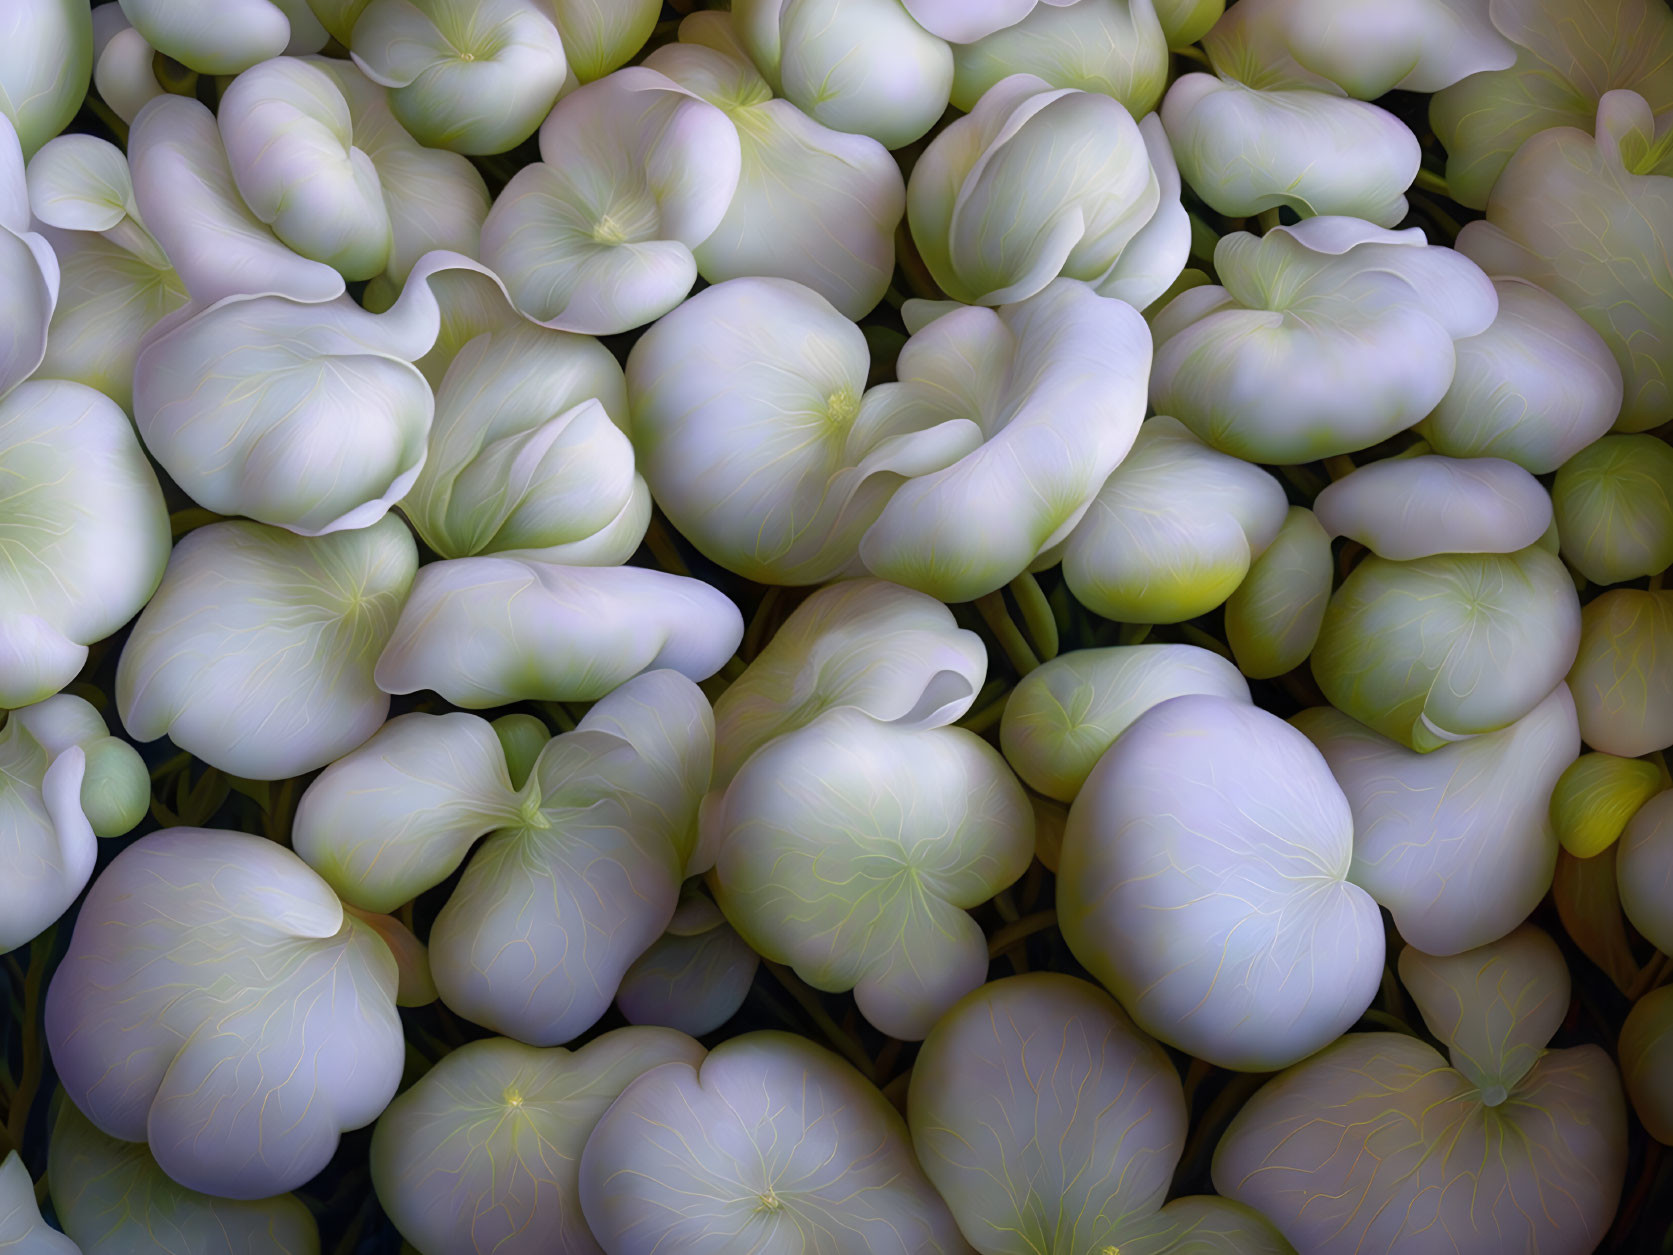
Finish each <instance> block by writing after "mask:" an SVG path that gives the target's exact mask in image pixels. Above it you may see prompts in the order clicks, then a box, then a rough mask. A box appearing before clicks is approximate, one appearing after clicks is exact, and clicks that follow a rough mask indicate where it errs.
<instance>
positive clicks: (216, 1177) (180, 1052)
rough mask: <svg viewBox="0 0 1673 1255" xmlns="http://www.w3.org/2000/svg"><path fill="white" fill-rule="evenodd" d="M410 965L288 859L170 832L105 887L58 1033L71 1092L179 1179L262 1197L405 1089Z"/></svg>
mask: <svg viewBox="0 0 1673 1255" xmlns="http://www.w3.org/2000/svg"><path fill="white" fill-rule="evenodd" d="M395 987H396V967H395V960H394V958H393V956H392V955H391V954H390V952H389V948H388V947H387V946H386V945H385V944H384V943H383V941H382V940H381V939H379V937H378V936H377V934H376V933H375V932H373V931H372V929H371V928H370V927H369V926H368V925H366V924H364V923H362V922H360V921H359V920H358V919H356V918H355V917H354V916H353V915H349V914H345V913H344V911H343V907H342V904H341V903H340V902H338V900H337V897H336V895H335V894H333V893H332V892H331V890H330V888H329V887H328V886H327V885H326V883H325V882H324V881H323V880H321V879H320V878H319V877H318V876H316V875H315V874H314V873H313V872H312V871H310V870H309V869H308V867H307V865H306V864H305V863H303V862H302V860H301V859H299V858H297V857H296V855H294V854H292V853H291V852H290V851H289V850H287V849H285V848H284V847H283V846H281V845H278V844H277V843H275V842H272V841H268V840H265V839H264V838H261V837H251V836H246V835H245V834H243V833H238V832H226V831H218V830H213V829H207V828H169V829H165V830H163V831H162V832H156V833H152V834H151V835H149V836H147V837H143V838H141V839H140V840H139V841H138V842H136V843H135V844H134V845H131V846H129V847H128V848H127V849H126V850H124V851H123V852H122V853H121V854H119V855H117V856H116V860H115V861H114V862H112V863H111V864H110V866H109V867H107V868H106V869H105V870H104V872H103V873H102V874H101V875H100V877H99V878H98V880H97V881H96V882H95V883H94V886H93V889H92V890H91V892H90V893H89V894H88V898H87V901H86V903H85V904H84V907H83V910H82V912H81V914H80V915H79V916H78V918H77V920H76V927H75V932H74V933H73V935H72V936H71V939H70V949H69V953H68V954H67V955H66V956H65V958H64V960H63V962H62V963H61V964H60V965H59V967H58V970H57V971H56V972H55V973H54V975H53V979H52V984H51V986H50V988H49V989H48V991H47V999H46V1032H47V1040H48V1042H49V1044H50V1045H51V1048H52V1061H53V1065H54V1066H55V1067H56V1068H57V1070H58V1076H59V1079H60V1080H61V1081H62V1082H63V1085H64V1089H65V1092H66V1094H67V1095H68V1096H69V1098H70V1099H71V1101H73V1102H74V1103H75V1104H76V1106H78V1107H79V1108H81V1110H82V1112H83V1114H85V1115H86V1116H87V1117H88V1118H89V1119H90V1120H92V1122H93V1123H94V1124H95V1125H97V1126H98V1127H99V1128H100V1129H101V1130H102V1131H104V1132H105V1133H107V1134H109V1135H110V1136H112V1137H117V1138H121V1139H122V1140H124V1141H130V1142H137V1141H144V1142H146V1143H148V1144H149V1146H150V1149H151V1154H152V1155H153V1156H155V1158H156V1160H157V1163H158V1165H159V1166H160V1167H161V1168H162V1169H163V1171H164V1172H166V1173H168V1175H169V1176H171V1177H173V1178H174V1180H176V1181H177V1182H179V1183H180V1184H181V1185H184V1186H186V1187H187V1188H188V1189H193V1190H198V1191H201V1192H203V1193H206V1194H216V1195H220V1196H222V1197H225V1198H245V1199H257V1198H268V1197H270V1196H271V1195H274V1194H278V1193H281V1192H283V1191H285V1190H289V1189H293V1188H295V1187H296V1186H298V1185H301V1184H302V1183H303V1182H305V1181H307V1180H308V1179H309V1178H310V1177H312V1176H314V1175H315V1174H316V1173H317V1172H318V1171H319V1170H320V1169H321V1168H323V1167H324V1166H325V1165H326V1162H327V1161H328V1160H329V1159H330V1158H331V1155H332V1153H333V1152H334V1151H335V1150H336V1147H337V1139H338V1137H339V1135H340V1134H341V1133H343V1132H345V1131H347V1130H349V1129H357V1128H360V1127H361V1126H363V1125H366V1124H370V1123H371V1122H372V1121H373V1120H374V1119H375V1118H376V1117H377V1115H378V1113H379V1112H380V1111H382V1110H383V1108H384V1106H385V1105H386V1104H387V1103H388V1102H389V1100H390V1099H391V1098H392V1097H394V1095H395V1089H396V1086H397V1085H398V1084H399V1083H400V1079H401V1063H402V1041H401V1024H400V1020H399V1018H398V1017H397V1015H396V1013H395Z"/></svg>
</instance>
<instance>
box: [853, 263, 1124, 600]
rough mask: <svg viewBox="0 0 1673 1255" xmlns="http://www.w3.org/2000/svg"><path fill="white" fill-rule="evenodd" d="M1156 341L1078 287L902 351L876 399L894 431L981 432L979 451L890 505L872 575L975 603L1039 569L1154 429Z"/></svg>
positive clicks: (865, 546) (1067, 283)
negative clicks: (1143, 429) (1146, 430)
mask: <svg viewBox="0 0 1673 1255" xmlns="http://www.w3.org/2000/svg"><path fill="white" fill-rule="evenodd" d="M1149 369H1150V329H1149V328H1148V327H1147V326H1146V325H1145V322H1144V319H1143V318H1141V317H1140V316H1139V315H1138V313H1137V312H1136V311H1135V310H1134V309H1133V308H1132V306H1130V305H1127V304H1125V303H1124V302H1121V301H1117V300H1111V299H1110V298H1108V297H1102V296H1099V295H1098V294H1097V293H1096V292H1095V291H1093V289H1092V288H1090V287H1088V286H1087V285H1086V284H1084V283H1080V282H1077V281H1076V280H1073V279H1056V280H1053V281H1052V282H1051V283H1050V284H1048V285H1047V286H1046V288H1045V289H1043V290H1042V291H1041V292H1039V293H1037V294H1036V295H1034V296H1032V297H1030V298H1028V299H1027V300H1025V301H1021V302H1019V303H1017V304H1014V305H1006V306H1002V307H1001V308H1000V309H999V310H998V311H997V312H996V311H994V310H990V309H984V308H981V307H979V306H972V307H968V308H965V309H959V310H955V311H953V312H952V313H950V314H947V315H945V316H944V317H941V318H938V319H936V320H935V321H934V322H932V323H930V324H929V325H928V326H927V327H924V328H923V329H922V330H920V331H919V332H918V333H917V334H916V335H914V336H913V337H912V338H911V339H910V340H908V341H907V343H906V347H905V348H904V349H902V350H901V354H900V360H899V362H898V364H897V366H896V374H897V376H898V378H899V382H898V383H893V384H882V385H879V386H878V387H876V388H873V389H872V390H871V392H870V393H869V394H868V395H867V397H866V408H867V410H868V412H875V411H876V410H881V411H883V413H885V414H887V416H888V417H887V418H886V419H883V420H881V421H885V422H886V423H888V425H889V426H891V427H897V428H909V429H916V430H928V429H931V428H934V427H936V426H939V425H941V424H946V423H953V422H958V421H960V420H963V421H967V422H970V423H973V424H974V425H975V426H976V428H977V429H978V430H979V431H980V433H981V437H982V443H981V444H980V445H979V446H978V447H977V448H975V449H973V450H971V451H970V452H969V453H967V454H965V455H964V456H963V457H961V458H959V459H958V460H957V461H955V462H953V463H952V464H951V465H950V466H946V467H943V468H941V469H940V470H932V471H930V472H928V473H927V474H920V475H917V476H915V477H913V478H911V479H908V480H907V481H906V482H905V483H903V484H901V485H900V487H899V488H897V489H896V491H895V492H894V493H893V495H891V496H890V498H889V501H888V504H887V505H885V506H884V507H883V510H882V512H881V513H880V514H879V515H878V517H877V519H876V521H875V522H873V523H872V525H871V526H870V527H869V528H867V529H866V532H865V535H864V537H863V538H862V539H861V541H860V559H861V561H863V562H864V563H865V565H866V567H867V569H869V570H870V571H871V572H872V573H873V574H874V575H880V576H882V577H883V578H884V579H888V580H893V581H894V582H896V583H897V584H905V585H907V586H909V587H912V588H918V589H922V590H923V591H924V592H926V593H930V594H931V595H933V596H935V597H938V598H941V599H942V600H943V601H971V600H974V599H975V598H977V597H980V596H983V595H984V594H987V593H991V592H994V591H996V590H997V589H1000V588H1003V587H1004V586H1005V585H1006V584H1008V583H1009V582H1010V581H1011V580H1013V579H1015V578H1016V577H1017V576H1019V575H1021V574H1022V573H1023V572H1025V571H1027V570H1029V569H1030V567H1031V566H1032V565H1033V564H1034V562H1035V560H1036V559H1037V558H1038V557H1039V556H1040V554H1041V553H1043V552H1044V551H1046V550H1047V549H1050V548H1051V547H1052V546H1053V545H1055V544H1057V543H1059V542H1060V541H1061V540H1063V539H1064V538H1065V537H1066V536H1068V534H1069V533H1070V531H1071V529H1073V528H1074V527H1075V525H1076V524H1077V523H1079V522H1080V521H1081V519H1082V517H1083V516H1085V514H1086V512H1087V510H1088V509H1089V507H1091V506H1092V504H1093V499H1094V498H1095V497H1097V496H1098V494H1099V490H1100V489H1101V488H1102V487H1103V486H1104V482H1105V480H1106V479H1108V478H1109V476H1110V472H1111V471H1114V470H1115V469H1116V468H1117V467H1118V466H1119V465H1120V464H1121V462H1122V459H1123V458H1125V457H1126V456H1127V454H1128V450H1129V449H1131V448H1132V447H1133V441H1134V439H1135V438H1136V437H1137V436H1138V434H1139V430H1140V427H1139V423H1140V421H1141V420H1142V419H1143V417H1144V408H1145V393H1146V385H1147V380H1148V376H1149Z"/></svg>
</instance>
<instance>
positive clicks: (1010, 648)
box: [976, 593, 1040, 675]
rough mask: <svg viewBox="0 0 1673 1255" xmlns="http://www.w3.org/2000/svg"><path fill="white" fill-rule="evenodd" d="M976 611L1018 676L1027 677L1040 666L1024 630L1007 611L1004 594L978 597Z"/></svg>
mask: <svg viewBox="0 0 1673 1255" xmlns="http://www.w3.org/2000/svg"><path fill="white" fill-rule="evenodd" d="M976 609H977V611H978V612H979V613H980V614H981V616H982V621H983V622H984V623H986V624H987V625H988V630H989V631H991V632H992V633H993V635H994V637H995V639H997V640H998V642H999V647H1000V648H1001V649H1003V650H1004V651H1005V657H1007V658H1008V659H1010V661H1011V666H1012V667H1014V668H1015V669H1016V673H1017V674H1018V675H1027V674H1028V673H1029V672H1030V671H1032V670H1034V668H1036V667H1038V666H1039V665H1040V660H1039V659H1038V658H1036V657H1035V656H1034V651H1033V650H1032V649H1030V648H1029V647H1028V642H1027V641H1026V640H1024V639H1023V635H1022V630H1021V629H1020V628H1018V627H1017V625H1016V623H1015V622H1014V621H1012V619H1011V615H1010V612H1009V611H1007V610H1006V609H1005V597H1004V594H1002V593H989V594H988V595H987V596H985V597H978V598H977V599H976Z"/></svg>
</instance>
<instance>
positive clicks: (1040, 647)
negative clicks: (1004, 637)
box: [1011, 571, 1059, 662]
mask: <svg viewBox="0 0 1673 1255" xmlns="http://www.w3.org/2000/svg"><path fill="white" fill-rule="evenodd" d="M1011 596H1013V597H1015V598H1016V599H1017V608H1018V609H1019V610H1021V611H1022V621H1023V624H1024V626H1026V627H1027V628H1028V635H1029V638H1030V639H1031V640H1032V641H1033V642H1034V648H1035V650H1036V651H1037V652H1038V653H1039V655H1040V661H1041V662H1050V661H1051V660H1052V659H1053V658H1055V657H1057V650H1058V646H1059V640H1058V635H1057V616H1056V615H1054V614H1052V612H1051V603H1050V602H1049V601H1047V600H1046V595H1045V593H1044V592H1043V591H1041V588H1040V581H1039V580H1037V579H1035V578H1034V574H1033V572H1031V571H1024V572H1023V573H1022V574H1021V575H1019V576H1017V578H1016V579H1014V580H1012V581H1011Z"/></svg>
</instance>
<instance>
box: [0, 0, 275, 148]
mask: <svg viewBox="0 0 1673 1255" xmlns="http://www.w3.org/2000/svg"><path fill="white" fill-rule="evenodd" d="M257 2H258V3H261V4H263V5H265V4H266V0H257ZM129 3H130V4H132V3H133V0H129ZM92 74H93V22H92V7H91V6H90V5H85V4H82V3H81V2H80V0H9V2H8V3H7V4H6V5H4V6H0V116H4V117H6V118H8V119H9V120H10V121H11V124H12V126H13V127H15V128H16V130H17V134H18V139H19V140H20V141H21V142H22V144H23V155H24V157H25V158H28V157H31V156H33V155H34V154H35V151H36V150H37V149H39V148H40V146H41V145H42V144H44V143H46V142H47V141H48V140H49V139H51V138H52V137H53V136H54V135H56V134H58V132H60V131H62V130H63V129H64V128H65V127H66V126H68V125H69V124H70V122H71V120H72V119H73V118H74V117H75V115H76V111H77V110H78V109H80V108H81V98H82V97H83V96H85V95H86V94H87V85H88V82H89V81H90V80H91V78H92Z"/></svg>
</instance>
